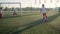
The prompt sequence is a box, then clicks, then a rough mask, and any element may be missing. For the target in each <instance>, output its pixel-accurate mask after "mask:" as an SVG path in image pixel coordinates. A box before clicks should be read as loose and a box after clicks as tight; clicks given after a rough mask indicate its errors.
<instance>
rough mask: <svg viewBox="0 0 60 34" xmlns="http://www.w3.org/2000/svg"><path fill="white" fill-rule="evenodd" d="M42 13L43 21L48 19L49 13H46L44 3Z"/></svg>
mask: <svg viewBox="0 0 60 34" xmlns="http://www.w3.org/2000/svg"><path fill="white" fill-rule="evenodd" d="M42 14H43V21H46V20H48V18H47V15H46V8H45V6H44V4H42Z"/></svg>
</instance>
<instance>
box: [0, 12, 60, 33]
mask: <svg viewBox="0 0 60 34" xmlns="http://www.w3.org/2000/svg"><path fill="white" fill-rule="evenodd" d="M7 14H8V13H7ZM18 14H19V13H18ZM33 14H34V15H27V16H19V17H9V18H8V17H7V18H2V19H0V33H1V34H5V33H7V32H15V31H18V30H21V29H23V28H24V27H26V25H29V24H30V23H32V22H34V21H37V20H40V19H42V14H41V13H40V14H37V13H33ZM55 14H58V12H48V13H47V15H48V16H53V15H55ZM9 15H10V14H9ZM9 15H8V16H9ZM53 18H54V17H53ZM55 20H56V21H57V20H59V17H58V18H56V19H55ZM53 22H55V21H52V22H50V23H48V25H47V23H45V24H40V25H36V26H34V27H32V28H30V29H27V30H25V31H23V32H22V33H21V34H40V33H41V34H43V33H47V34H49V33H50V31H52V33H53V32H57V33H59V32H58V31H57V30H55V29H52V28H51V26H50V25H53V24H54V23H53ZM58 22H60V21H58ZM52 23H53V24H52ZM57 25H58V24H57ZM54 26H55V25H54ZM49 28H50V29H49ZM44 31H46V32H44Z"/></svg>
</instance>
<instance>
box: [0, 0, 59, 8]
mask: <svg viewBox="0 0 60 34" xmlns="http://www.w3.org/2000/svg"><path fill="white" fill-rule="evenodd" d="M0 2H21V7H22V8H24V7H36V8H37V7H38V8H40V7H41V6H42V4H45V7H46V8H55V7H56V6H57V7H60V0H59V2H58V3H57V2H56V0H52V3H51V2H50V0H46V3H44V0H40V2H39V0H36V2H35V0H0ZM2 6H3V7H6V6H7V7H19V6H20V4H5V5H2Z"/></svg>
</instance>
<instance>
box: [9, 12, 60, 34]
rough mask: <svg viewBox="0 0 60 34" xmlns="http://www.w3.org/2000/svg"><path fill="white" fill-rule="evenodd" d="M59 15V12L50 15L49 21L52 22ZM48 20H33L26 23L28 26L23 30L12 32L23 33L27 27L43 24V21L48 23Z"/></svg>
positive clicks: (14, 33) (15, 33)
mask: <svg viewBox="0 0 60 34" xmlns="http://www.w3.org/2000/svg"><path fill="white" fill-rule="evenodd" d="M59 15H60V14H59V13H58V14H56V15H53V16H50V17H48V19H49V20H48V22H51V21H53V20H55V19H56V18H57V17H58V16H59ZM48 22H42V19H41V20H37V21H35V22H32V23H29V24H27V25H25V26H26V27H25V28H23V29H21V30H19V31H16V32H13V33H12V34H18V33H21V32H23V31H25V30H27V29H29V28H32V27H34V26H36V25H40V24H42V23H48ZM8 33H9V32H8Z"/></svg>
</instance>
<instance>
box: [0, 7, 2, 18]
mask: <svg viewBox="0 0 60 34" xmlns="http://www.w3.org/2000/svg"><path fill="white" fill-rule="evenodd" d="M0 18H2V7H0Z"/></svg>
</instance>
